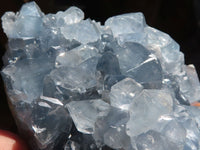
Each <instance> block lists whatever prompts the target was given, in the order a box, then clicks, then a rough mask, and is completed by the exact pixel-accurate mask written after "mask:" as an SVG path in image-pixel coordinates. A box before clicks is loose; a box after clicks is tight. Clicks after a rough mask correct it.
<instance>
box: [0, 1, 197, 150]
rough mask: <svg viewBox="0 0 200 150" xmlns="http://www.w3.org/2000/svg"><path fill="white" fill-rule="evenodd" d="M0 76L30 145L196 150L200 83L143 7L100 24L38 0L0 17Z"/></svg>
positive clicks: (43, 149) (38, 148) (49, 149)
mask: <svg viewBox="0 0 200 150" xmlns="http://www.w3.org/2000/svg"><path fill="white" fill-rule="evenodd" d="M2 25H3V29H4V32H5V33H6V35H7V36H8V39H9V41H8V50H7V52H6V54H5V56H4V63H5V67H4V69H3V70H2V76H3V79H4V82H5V86H6V91H7V95H8V98H9V103H10V107H11V109H12V111H13V114H14V115H15V119H16V122H17V124H18V128H19V130H20V131H21V133H22V134H23V135H24V136H25V137H27V140H29V142H30V143H31V145H32V147H33V149H34V150H63V149H64V150H97V149H100V150H102V149H103V150H106V149H114V150H199V149H200V109H198V108H197V107H194V106H191V105H190V103H192V102H194V101H198V100H200V84H199V80H198V77H197V74H196V71H195V68H194V66H192V65H188V66H187V65H185V64H184V56H183V53H181V52H180V50H179V45H178V44H177V43H176V42H175V41H174V40H173V39H172V38H171V37H170V36H169V35H167V34H165V33H163V32H161V31H159V30H157V29H154V28H152V27H150V26H148V25H147V24H146V23H145V18H144V16H143V14H142V13H129V14H123V15H119V16H114V17H111V18H108V20H107V21H106V22H105V25H101V24H100V23H98V22H95V21H93V20H90V19H85V20H84V13H83V12H82V11H81V10H80V9H79V8H76V7H70V8H69V9H67V10H66V11H64V12H58V13H56V14H47V15H45V14H43V13H42V12H41V10H40V9H39V7H38V6H37V5H36V4H35V2H30V3H26V4H24V5H23V6H22V8H21V10H20V11H19V12H17V13H16V14H15V13H13V12H6V13H5V14H4V16H3V17H2Z"/></svg>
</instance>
